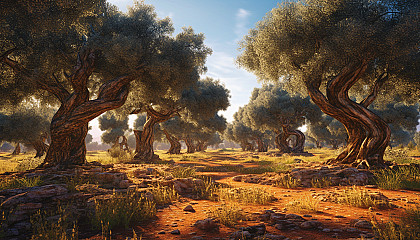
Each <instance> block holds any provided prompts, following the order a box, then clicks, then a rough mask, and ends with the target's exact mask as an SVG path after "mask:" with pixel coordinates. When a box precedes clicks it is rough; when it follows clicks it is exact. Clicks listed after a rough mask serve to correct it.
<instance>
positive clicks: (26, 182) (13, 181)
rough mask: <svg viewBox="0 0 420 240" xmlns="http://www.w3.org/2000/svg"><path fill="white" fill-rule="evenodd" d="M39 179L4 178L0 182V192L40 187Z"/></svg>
mask: <svg viewBox="0 0 420 240" xmlns="http://www.w3.org/2000/svg"><path fill="white" fill-rule="evenodd" d="M41 184H42V180H41V177H39V176H38V177H31V178H26V177H23V178H6V179H2V180H0V190H4V189H16V188H27V187H35V186H40V185H41Z"/></svg>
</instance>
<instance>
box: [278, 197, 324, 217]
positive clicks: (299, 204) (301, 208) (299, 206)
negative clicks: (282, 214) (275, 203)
mask: <svg viewBox="0 0 420 240" xmlns="http://www.w3.org/2000/svg"><path fill="white" fill-rule="evenodd" d="M286 208H287V210H291V211H293V212H298V213H316V212H318V210H319V200H317V199H314V198H313V197H311V196H306V197H304V198H302V199H299V200H294V201H292V202H289V203H288V204H286Z"/></svg>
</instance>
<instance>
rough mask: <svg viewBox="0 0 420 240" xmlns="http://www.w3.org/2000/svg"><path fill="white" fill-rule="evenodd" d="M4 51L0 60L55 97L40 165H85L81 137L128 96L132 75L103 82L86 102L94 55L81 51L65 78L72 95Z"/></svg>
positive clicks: (84, 148)
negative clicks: (56, 102) (94, 96)
mask: <svg viewBox="0 0 420 240" xmlns="http://www.w3.org/2000/svg"><path fill="white" fill-rule="evenodd" d="M11 52H12V51H8V52H6V53H5V54H3V55H2V56H1V57H0V61H1V62H3V63H5V64H6V65H8V66H9V67H11V68H12V69H13V70H14V72H16V73H19V74H20V75H21V76H23V78H24V79H25V80H27V81H30V82H31V83H33V84H34V85H35V86H37V87H38V88H39V89H43V90H46V91H48V92H50V93H51V94H53V95H55V96H56V97H57V98H58V100H59V101H60V102H61V106H60V108H59V109H58V111H57V112H56V114H55V115H54V117H53V119H52V121H51V126H50V134H51V144H50V147H49V149H48V152H47V156H46V157H45V160H44V165H45V164H48V165H54V166H55V165H58V166H60V167H67V166H69V165H80V164H84V163H85V162H86V143H85V137H86V134H87V132H88V123H89V121H91V120H92V119H94V118H96V117H98V116H99V115H101V114H102V113H104V112H106V111H108V110H112V109H115V108H118V107H120V106H121V105H123V104H124V102H125V100H126V99H127V95H128V84H129V83H130V82H131V81H132V80H134V79H135V77H136V74H135V73H132V74H129V75H124V76H121V77H118V78H115V79H113V80H110V81H108V82H106V83H104V84H103V85H102V86H101V87H100V88H99V92H98V94H97V96H98V97H97V99H95V100H89V90H88V87H87V85H88V84H87V82H88V80H89V77H90V76H91V74H92V72H93V68H94V62H95V52H94V51H93V50H91V49H82V50H81V51H80V52H79V54H78V57H77V63H76V65H75V67H74V71H73V73H72V74H71V75H66V77H67V80H68V81H69V82H70V84H71V86H72V89H73V92H72V93H70V92H68V91H67V89H66V88H64V87H63V86H62V85H61V83H60V82H59V81H58V79H56V78H55V77H54V78H55V80H47V79H49V77H47V76H37V75H34V74H32V73H31V72H29V71H28V70H26V69H25V68H23V67H22V66H20V65H19V64H18V63H17V62H16V61H14V60H12V59H10V58H8V57H7V56H8V55H9V54H10V53H11Z"/></svg>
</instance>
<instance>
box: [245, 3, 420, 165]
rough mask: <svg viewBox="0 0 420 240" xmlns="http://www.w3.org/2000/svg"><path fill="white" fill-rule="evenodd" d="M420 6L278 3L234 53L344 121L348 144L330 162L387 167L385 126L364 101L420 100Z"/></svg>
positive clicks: (261, 74) (263, 76)
mask: <svg viewBox="0 0 420 240" xmlns="http://www.w3.org/2000/svg"><path fill="white" fill-rule="evenodd" d="M419 11H420V2H419V1H416V0H408V1H406V0H404V1H403V0H385V1H370V0H356V1H349V0H338V1H325V0H306V1H297V2H284V3H282V4H281V5H279V6H278V7H277V8H274V9H273V10H271V11H270V12H269V13H267V15H266V16H265V18H264V19H263V20H262V21H260V22H259V23H258V24H257V26H256V27H255V28H254V29H251V30H250V32H249V34H248V35H247V36H245V38H244V40H243V41H242V42H241V45H240V48H241V54H240V56H239V57H238V59H237V60H238V63H239V65H240V66H241V67H244V68H245V69H247V70H249V71H251V72H253V73H255V74H256V75H257V77H258V78H259V79H261V80H269V81H280V82H282V83H283V84H284V85H285V86H286V88H287V90H288V91H290V92H301V93H303V94H305V93H306V94H309V96H310V97H311V99H312V101H313V102H314V103H315V104H316V105H318V106H319V108H321V110H322V111H323V112H324V113H325V114H327V115H329V116H331V117H333V118H335V119H337V120H338V121H339V122H341V123H342V124H343V125H344V126H345V128H346V131H347V134H348V136H349V137H348V141H347V146H346V148H345V149H344V151H343V152H342V153H341V154H339V155H338V156H337V157H336V158H335V159H332V160H330V161H329V163H345V164H352V165H359V164H361V165H360V166H365V167H385V166H386V164H385V162H384V160H383V155H384V151H385V148H386V147H387V146H388V143H389V139H390V135H391V131H390V128H389V127H388V126H387V124H386V123H385V122H384V121H383V120H382V119H381V118H380V117H379V116H377V115H376V114H374V113H373V112H372V111H371V110H369V109H368V106H369V105H370V104H371V103H372V102H373V101H374V100H375V99H376V98H377V97H380V98H381V99H382V100H381V101H385V99H386V98H387V97H391V96H393V95H398V96H399V98H400V99H401V101H405V102H407V103H409V102H413V101H414V102H416V101H418V99H419V93H420V88H419V75H418V72H419V69H420V52H419V47H420V35H419V34H418V33H419V31H420V18H419V15H418V13H419Z"/></svg>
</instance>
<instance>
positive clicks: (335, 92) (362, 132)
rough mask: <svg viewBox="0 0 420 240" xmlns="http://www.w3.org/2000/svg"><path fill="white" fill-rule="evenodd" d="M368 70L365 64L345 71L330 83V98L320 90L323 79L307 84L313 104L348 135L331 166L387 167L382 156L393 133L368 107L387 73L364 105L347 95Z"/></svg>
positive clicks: (379, 80) (381, 77)
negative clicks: (333, 164) (335, 120)
mask: <svg viewBox="0 0 420 240" xmlns="http://www.w3.org/2000/svg"><path fill="white" fill-rule="evenodd" d="M366 68H367V63H366V62H361V63H360V64H354V65H351V66H347V67H346V68H344V69H343V70H342V71H341V73H340V74H339V75H338V76H336V77H335V78H334V79H333V80H331V81H330V82H329V83H328V85H327V91H326V92H327V96H325V95H324V94H322V93H321V91H320V90H319V87H320V85H321V78H318V79H311V81H308V82H307V89H308V92H309V95H310V96H311V99H312V101H313V102H314V103H315V104H317V105H318V106H319V107H320V108H321V110H322V111H323V112H324V113H325V114H327V115H329V116H331V117H333V118H335V119H337V120H338V121H340V122H341V123H342V124H343V125H344V126H345V128H346V131H347V134H348V141H347V146H346V149H345V150H344V151H343V152H342V153H341V154H339V155H338V157H337V158H335V159H332V160H330V161H328V163H345V164H351V165H353V166H358V165H361V166H364V167H368V168H381V167H386V163H385V161H384V160H383V155H384V152H385V148H386V147H387V146H388V144H389V139H390V135H391V131H390V128H389V127H388V125H387V124H386V123H385V122H384V121H383V120H382V119H381V118H380V117H378V116H377V115H375V114H374V113H373V112H371V111H370V110H369V109H367V107H368V106H369V105H370V104H371V103H372V102H373V101H374V100H375V98H376V96H377V93H378V90H379V89H380V87H381V86H382V85H383V83H384V82H385V81H386V79H387V78H388V75H387V73H383V74H381V75H380V76H379V77H378V78H377V79H376V81H375V83H374V86H373V87H372V89H371V92H370V94H369V95H368V96H367V97H366V98H365V99H364V100H363V101H362V102H360V103H357V102H354V101H352V100H351V99H350V98H349V96H348V91H349V89H350V88H351V87H352V86H353V85H354V84H355V83H356V82H357V81H358V80H359V79H360V77H361V75H362V74H363V73H364V72H365V70H366Z"/></svg>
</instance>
